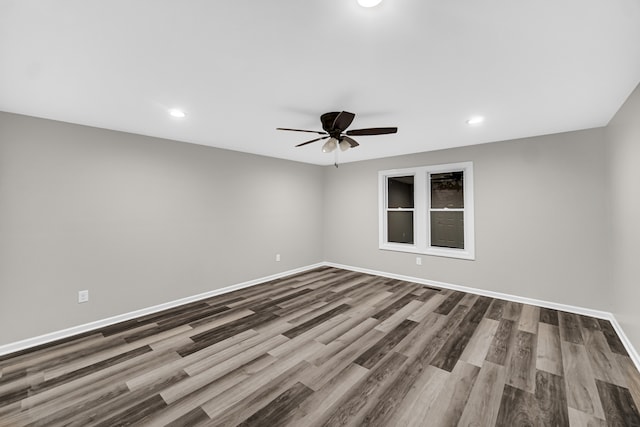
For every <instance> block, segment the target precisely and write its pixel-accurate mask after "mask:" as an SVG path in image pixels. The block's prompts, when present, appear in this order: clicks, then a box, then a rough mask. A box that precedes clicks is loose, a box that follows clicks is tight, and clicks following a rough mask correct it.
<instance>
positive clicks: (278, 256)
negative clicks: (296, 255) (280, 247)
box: [276, 254, 280, 262]
mask: <svg viewBox="0 0 640 427" xmlns="http://www.w3.org/2000/svg"><path fill="white" fill-rule="evenodd" d="M276 261H277V262H280V254H276Z"/></svg>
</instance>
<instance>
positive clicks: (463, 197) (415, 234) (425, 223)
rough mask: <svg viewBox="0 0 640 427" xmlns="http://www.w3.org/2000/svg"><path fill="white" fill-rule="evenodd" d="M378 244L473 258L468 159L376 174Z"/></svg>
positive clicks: (414, 251)
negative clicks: (378, 222)
mask: <svg viewBox="0 0 640 427" xmlns="http://www.w3.org/2000/svg"><path fill="white" fill-rule="evenodd" d="M379 204H380V214H379V215H380V231H379V233H380V236H379V240H380V249H386V250H393V251H401V252H412V253H418V254H426V255H438V256H446V257H453V258H463V259H474V257H475V251H474V231H473V164H472V163H471V162H465V163H453V164H448V165H437V166H424V167H418V168H411V169H397V170H389V171H381V172H380V173H379Z"/></svg>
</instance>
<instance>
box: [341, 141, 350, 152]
mask: <svg viewBox="0 0 640 427" xmlns="http://www.w3.org/2000/svg"><path fill="white" fill-rule="evenodd" d="M338 145H340V150H342V151H347V150H348V149H349V148H351V145H349V143H348V142H347V141H345V140H344V139H343V140H342V141H340V144H338Z"/></svg>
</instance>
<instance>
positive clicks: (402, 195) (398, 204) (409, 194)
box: [387, 175, 413, 208]
mask: <svg viewBox="0 0 640 427" xmlns="http://www.w3.org/2000/svg"><path fill="white" fill-rule="evenodd" d="M387 203H388V207H390V208H413V175H412V176H394V177H389V178H387Z"/></svg>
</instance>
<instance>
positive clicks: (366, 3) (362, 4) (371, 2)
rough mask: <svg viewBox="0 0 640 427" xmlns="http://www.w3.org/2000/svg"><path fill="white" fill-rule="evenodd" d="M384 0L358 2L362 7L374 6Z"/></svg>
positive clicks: (361, 0) (362, 0)
mask: <svg viewBox="0 0 640 427" xmlns="http://www.w3.org/2000/svg"><path fill="white" fill-rule="evenodd" d="M381 1H382V0H358V4H359V5H360V6H362V7H373V6H377V5H379V4H380V2H381Z"/></svg>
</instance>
